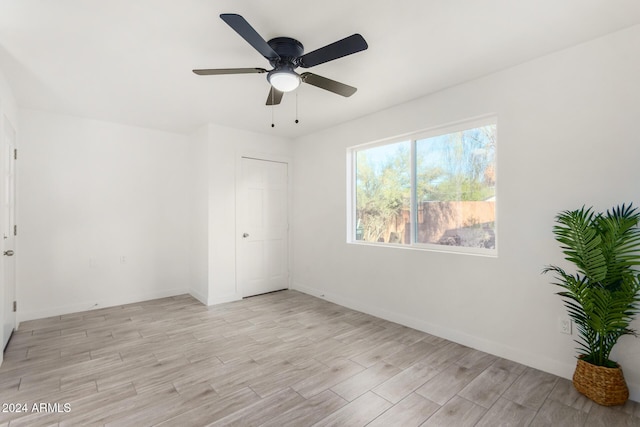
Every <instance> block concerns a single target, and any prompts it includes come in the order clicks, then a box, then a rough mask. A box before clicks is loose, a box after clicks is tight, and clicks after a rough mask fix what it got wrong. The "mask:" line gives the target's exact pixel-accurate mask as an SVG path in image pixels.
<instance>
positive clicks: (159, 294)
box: [17, 288, 189, 324]
mask: <svg viewBox="0 0 640 427" xmlns="http://www.w3.org/2000/svg"><path fill="white" fill-rule="evenodd" d="M186 293H189V291H188V290H187V289H183V288H178V289H169V290H163V291H155V292H148V293H144V294H135V295H126V296H118V297H114V298H107V299H104V300H99V301H95V300H92V301H90V302H83V303H78V304H72V305H68V306H63V307H51V308H48V309H46V310H34V311H18V313H17V317H18V324H20V322H26V321H27V320H34V319H44V318H46V317H53V316H62V315H64V314H70V313H77V312H80V311H89V310H97V309H100V308H106V307H115V306H118V305H125V304H132V303H136V302H141V301H148V300H152V299H158V298H166V297H173V296H176V295H182V294H186Z"/></svg>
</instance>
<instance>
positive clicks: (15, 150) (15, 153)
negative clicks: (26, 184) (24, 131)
mask: <svg viewBox="0 0 640 427" xmlns="http://www.w3.org/2000/svg"><path fill="white" fill-rule="evenodd" d="M13 160H18V149H17V148H14V149H13Z"/></svg>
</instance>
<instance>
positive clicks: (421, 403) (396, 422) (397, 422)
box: [367, 393, 440, 427]
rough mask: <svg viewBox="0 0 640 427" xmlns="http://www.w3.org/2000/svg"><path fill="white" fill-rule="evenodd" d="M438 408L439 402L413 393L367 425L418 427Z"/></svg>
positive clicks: (377, 426) (368, 426)
mask: <svg viewBox="0 0 640 427" xmlns="http://www.w3.org/2000/svg"><path fill="white" fill-rule="evenodd" d="M438 409H440V405H438V404H437V403H435V402H432V401H430V400H428V399H425V398H424V397H422V396H420V395H419V394H416V393H411V394H410V395H409V396H407V397H405V398H404V399H402V400H401V401H400V402H398V404H397V405H394V406H393V407H391V408H389V409H388V410H387V411H385V412H384V413H383V414H381V415H380V416H378V417H377V418H376V419H375V420H373V421H372V422H371V423H369V424H367V427H412V426H416V427H417V426H419V425H421V424H422V423H424V421H425V420H426V419H427V418H429V417H430V416H431V415H433V414H434V413H435V412H436V411H437V410H438Z"/></svg>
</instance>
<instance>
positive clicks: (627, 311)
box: [543, 204, 640, 406]
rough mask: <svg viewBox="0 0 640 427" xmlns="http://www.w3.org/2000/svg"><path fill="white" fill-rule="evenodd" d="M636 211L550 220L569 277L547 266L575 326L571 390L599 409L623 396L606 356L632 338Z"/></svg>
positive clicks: (637, 299) (639, 237)
mask: <svg viewBox="0 0 640 427" xmlns="http://www.w3.org/2000/svg"><path fill="white" fill-rule="evenodd" d="M639 221H640V213H638V212H637V211H636V209H635V208H633V207H632V205H631V204H630V205H628V206H625V205H624V204H623V205H622V206H616V207H614V208H612V209H611V210H607V212H606V213H596V212H594V211H593V209H592V208H587V209H585V207H584V206H583V207H582V208H581V209H577V210H573V211H564V212H562V213H560V214H559V215H558V216H556V224H557V225H555V226H554V228H553V233H554V235H555V238H556V240H557V241H558V242H559V243H560V246H561V248H562V252H563V253H564V255H565V259H566V260H567V261H570V262H571V263H573V264H574V265H575V269H576V272H575V273H574V274H570V273H567V272H566V271H565V270H564V269H562V268H560V267H558V266H556V265H550V266H548V267H546V268H545V269H544V270H543V272H544V273H547V272H553V273H555V278H556V280H557V281H556V282H555V283H554V284H555V285H558V286H560V287H561V288H562V291H560V292H558V295H560V296H561V297H563V302H564V305H565V307H566V308H567V311H568V313H569V317H571V319H572V320H573V322H574V324H575V325H576V329H577V334H578V339H577V340H576V343H578V348H577V350H578V353H579V354H578V364H577V366H576V371H575V373H574V376H573V384H574V386H575V387H576V389H577V390H578V391H579V392H580V393H582V394H584V395H586V396H587V397H589V398H590V399H591V400H593V401H595V402H596V403H599V404H601V405H606V406H612V405H621V404H623V403H625V402H626V401H627V399H628V398H629V390H628V388H627V385H626V382H625V380H624V376H623V375H622V369H621V368H620V366H619V365H618V364H617V363H616V362H614V361H612V360H611V359H610V358H609V356H610V354H611V350H612V349H613V347H614V346H615V344H616V343H617V342H618V339H619V338H620V337H621V336H623V335H634V336H637V335H636V332H635V331H634V330H633V329H631V328H630V324H631V322H632V320H633V318H634V317H635V315H636V314H638V312H639V304H640V275H639V274H638V272H637V271H636V266H638V265H640V228H638V222H639Z"/></svg>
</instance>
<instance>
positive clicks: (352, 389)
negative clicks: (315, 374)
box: [331, 362, 401, 402]
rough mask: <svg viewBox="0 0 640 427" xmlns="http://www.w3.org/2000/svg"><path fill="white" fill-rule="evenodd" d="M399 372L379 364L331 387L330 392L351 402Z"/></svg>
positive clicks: (386, 365)
mask: <svg viewBox="0 0 640 427" xmlns="http://www.w3.org/2000/svg"><path fill="white" fill-rule="evenodd" d="M400 372H401V371H400V369H398V368H396V367H395V366H393V365H391V364H389V363H385V362H380V363H378V364H376V365H373V366H371V367H370V368H367V369H365V370H364V371H361V372H360V373H358V374H356V375H354V376H352V377H351V378H348V379H346V380H344V381H342V382H341V383H339V384H336V385H335V386H333V387H331V390H332V391H333V392H334V393H336V394H337V395H338V396H340V397H342V398H343V399H345V400H348V401H349V402H351V401H352V400H355V399H356V398H358V397H360V396H362V395H363V394H365V393H366V392H368V391H369V390H372V389H373V388H374V387H376V386H377V385H379V384H382V383H383V382H385V381H386V380H388V379H389V378H391V377H393V376H395V375H397V374H399V373H400Z"/></svg>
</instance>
